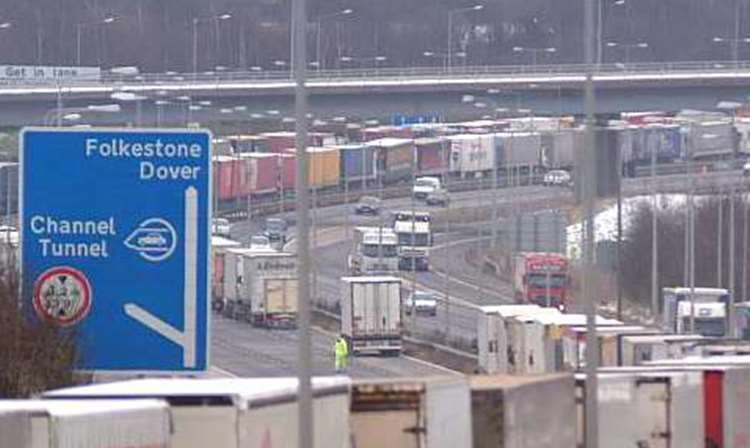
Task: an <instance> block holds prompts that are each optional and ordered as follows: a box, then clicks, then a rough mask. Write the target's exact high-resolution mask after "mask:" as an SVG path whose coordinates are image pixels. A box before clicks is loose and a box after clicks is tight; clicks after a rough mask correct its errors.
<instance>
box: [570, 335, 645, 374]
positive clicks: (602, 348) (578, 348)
mask: <svg viewBox="0 0 750 448" xmlns="http://www.w3.org/2000/svg"><path fill="white" fill-rule="evenodd" d="M658 332H659V330H656V329H649V328H646V327H642V326H640V325H616V326H601V327H597V328H596V338H597V341H598V347H599V365H600V366H602V367H613V366H617V365H618V363H619V360H618V352H617V351H618V347H621V341H622V339H623V338H625V337H627V336H648V335H655V334H657V333H658ZM586 334H587V329H586V327H585V326H574V327H566V328H564V329H563V332H562V339H563V345H565V346H569V347H571V349H570V353H571V354H577V356H578V359H577V360H573V359H572V360H571V364H572V365H575V366H576V369H578V370H580V369H582V368H583V366H584V365H585V364H586V360H585V356H586Z"/></svg>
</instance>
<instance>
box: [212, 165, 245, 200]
mask: <svg viewBox="0 0 750 448" xmlns="http://www.w3.org/2000/svg"><path fill="white" fill-rule="evenodd" d="M213 179H214V181H213V182H214V190H213V191H214V194H218V195H219V200H221V201H229V200H236V199H239V198H242V197H244V196H245V195H246V194H245V191H246V190H247V188H246V183H247V170H246V167H245V163H244V162H243V161H242V159H240V158H239V157H234V156H232V157H230V156H215V157H214V158H213Z"/></svg>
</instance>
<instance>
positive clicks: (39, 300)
mask: <svg viewBox="0 0 750 448" xmlns="http://www.w3.org/2000/svg"><path fill="white" fill-rule="evenodd" d="M91 301H92V296H91V284H90V283H89V280H88V279H87V278H86V276H85V275H84V274H83V273H82V272H81V271H79V270H77V269H73V268H71V267H68V266H57V267H54V268H51V269H48V270H47V271H45V272H44V273H43V274H42V275H40V276H39V277H38V278H37V279H36V282H35V283H34V300H33V303H34V310H35V311H36V314H37V316H39V318H40V319H42V320H44V321H46V322H51V323H55V324H57V325H60V326H63V327H67V326H71V325H75V324H77V323H78V322H80V321H81V320H83V318H85V317H86V316H87V315H88V313H89V311H90V310H91Z"/></svg>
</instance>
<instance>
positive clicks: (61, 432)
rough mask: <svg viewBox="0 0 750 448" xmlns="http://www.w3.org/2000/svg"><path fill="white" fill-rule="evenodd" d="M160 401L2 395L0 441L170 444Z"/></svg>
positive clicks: (51, 445) (64, 447)
mask: <svg viewBox="0 0 750 448" xmlns="http://www.w3.org/2000/svg"><path fill="white" fill-rule="evenodd" d="M170 440H171V419H170V412H169V406H168V405H167V403H166V402H164V401H161V400H145V399H144V400H99V401H90V400H0V446H2V447H8V448H68V447H97V448H125V447H127V448H168V447H171V446H173V445H172V444H171V443H170Z"/></svg>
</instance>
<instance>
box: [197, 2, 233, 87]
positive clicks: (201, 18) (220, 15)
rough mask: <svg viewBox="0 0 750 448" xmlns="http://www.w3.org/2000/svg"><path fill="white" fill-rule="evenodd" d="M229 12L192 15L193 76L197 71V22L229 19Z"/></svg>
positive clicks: (230, 16)
mask: <svg viewBox="0 0 750 448" xmlns="http://www.w3.org/2000/svg"><path fill="white" fill-rule="evenodd" d="M231 18H232V15H231V14H228V13H224V14H219V15H216V16H211V17H193V76H195V75H196V74H197V73H198V24H199V23H204V22H210V21H219V20H229V19H231Z"/></svg>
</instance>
